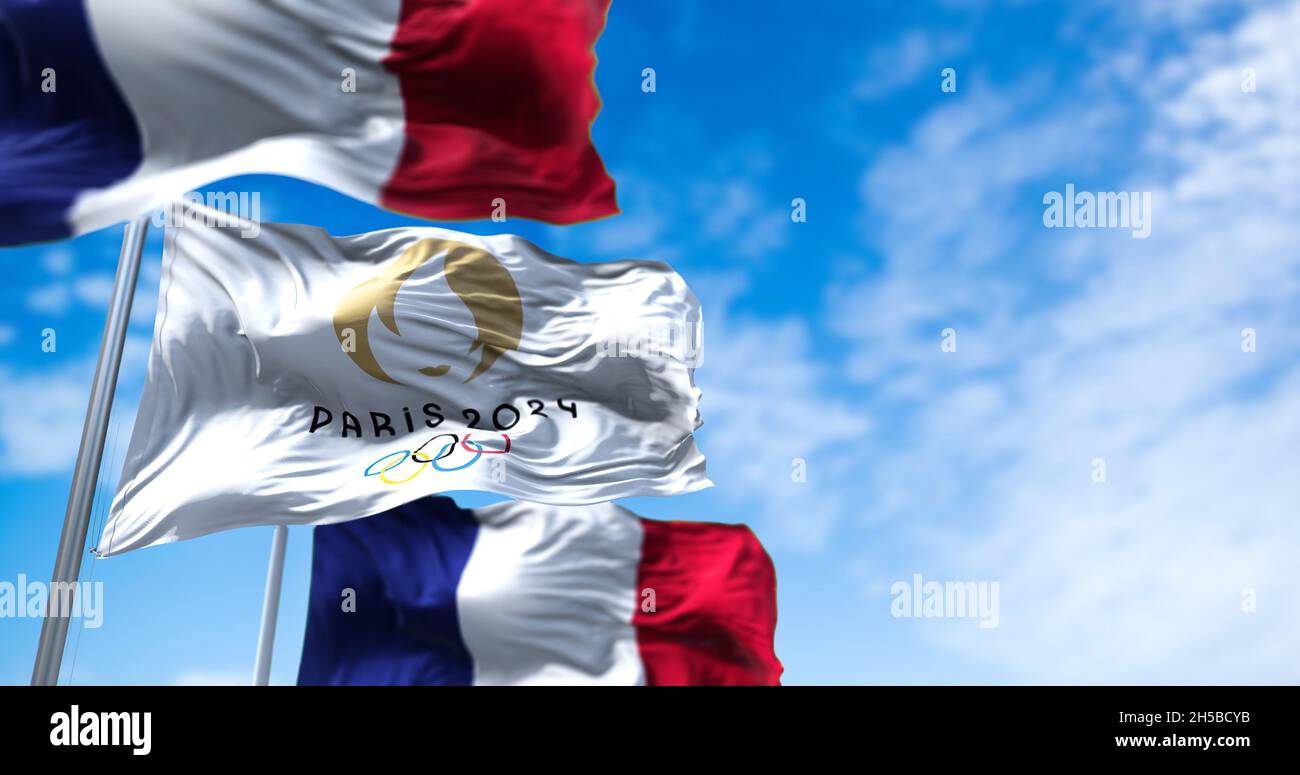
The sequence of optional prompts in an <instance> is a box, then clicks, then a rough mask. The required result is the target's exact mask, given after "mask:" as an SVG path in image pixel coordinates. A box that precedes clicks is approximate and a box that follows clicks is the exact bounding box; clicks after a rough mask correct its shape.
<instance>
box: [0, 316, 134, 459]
mask: <svg viewBox="0 0 1300 775" xmlns="http://www.w3.org/2000/svg"><path fill="white" fill-rule="evenodd" d="M148 353H149V340H148V339H145V338H144V337H141V336H128V337H127V340H126V345H125V349H124V351H123V355H122V367H121V370H120V372H119V376H118V385H119V391H118V393H117V400H116V402H115V404H114V408H113V416H114V418H116V420H115V421H116V423H117V424H118V426H119V433H120V435H121V441H120V444H121V446H122V448H123V449H125V446H126V441H127V440H128V439H129V438H130V429H131V427H132V425H133V423H132V422H131V419H132V418H133V417H134V413H135V399H136V397H137V394H138V392H139V389H138V385H139V384H140V382H141V380H142V378H143V376H144V373H145V368H146V362H147V359H148ZM39 357H40V358H43V359H46V360H47V361H48V362H49V364H50V365H49V367H48V368H47V369H46V370H43V371H40V372H29V371H15V370H13V369H10V368H6V367H0V395H3V396H4V397H5V400H4V401H3V402H0V475H3V476H41V475H45V474H50V473H57V472H61V471H69V470H71V469H72V465H73V462H74V461H75V460H76V457H77V449H78V447H79V445H80V443H81V430H82V425H83V423H84V421H85V416H86V403H87V401H88V399H89V395H90V383H91V379H92V375H93V374H94V369H95V355H93V354H92V355H88V356H84V357H81V358H78V359H76V360H75V361H73V362H71V363H69V362H67V361H66V360H60V358H61V356H60V354H59V353H57V352H56V353H42V354H41V355H40V356H39Z"/></svg>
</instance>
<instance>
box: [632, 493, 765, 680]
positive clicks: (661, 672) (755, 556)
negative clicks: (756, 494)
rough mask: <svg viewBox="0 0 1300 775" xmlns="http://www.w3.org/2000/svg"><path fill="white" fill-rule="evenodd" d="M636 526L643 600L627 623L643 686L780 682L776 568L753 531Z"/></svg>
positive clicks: (704, 524)
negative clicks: (632, 634) (633, 632)
mask: <svg viewBox="0 0 1300 775" xmlns="http://www.w3.org/2000/svg"><path fill="white" fill-rule="evenodd" d="M641 525H642V529H643V531H644V532H643V537H642V543H641V562H640V564H639V566H638V569H637V591H638V596H639V598H640V603H639V605H638V606H637V610H636V613H635V615H634V617H633V620H632V624H633V626H634V627H635V628H636V638H637V646H638V648H639V651H640V653H641V662H642V664H643V665H644V667H645V677H646V683H647V684H649V685H651V686H701V685H705V686H719V685H733V686H734V685H768V686H771V685H777V684H779V683H780V681H781V672H782V667H781V662H780V660H778V659H777V657H776V652H775V650H774V647H773V637H774V636H775V632H776V571H775V569H774V567H773V565H772V560H771V558H770V557H769V556H768V554H767V552H766V551H765V550H764V549H763V545H762V544H760V543H759V541H758V539H757V538H756V537H755V536H754V533H753V532H752V531H751V530H750V529H749V528H748V527H746V526H744V525H722V524H716V523H708V522H661V521H656V520H649V519H643V520H641ZM646 590H653V597H650V596H648V595H647V594H646ZM650 600H653V604H654V605H653V610H647V608H650V606H649V605H648V604H647V601H650Z"/></svg>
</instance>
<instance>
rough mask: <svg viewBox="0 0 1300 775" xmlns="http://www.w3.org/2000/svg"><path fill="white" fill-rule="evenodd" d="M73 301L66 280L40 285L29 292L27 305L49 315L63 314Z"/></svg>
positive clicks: (33, 309)
mask: <svg viewBox="0 0 1300 775" xmlns="http://www.w3.org/2000/svg"><path fill="white" fill-rule="evenodd" d="M71 301H72V294H71V292H69V290H68V285H67V283H64V282H54V283H50V284H48V285H42V286H38V287H36V288H33V289H32V290H31V291H29V292H28V293H27V307H28V308H29V309H31V310H32V311H33V312H44V313H46V314H49V315H62V314H63V313H64V312H66V311H67V309H68V305H69V304H70V303H71Z"/></svg>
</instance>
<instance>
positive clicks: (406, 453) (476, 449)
mask: <svg viewBox="0 0 1300 775" xmlns="http://www.w3.org/2000/svg"><path fill="white" fill-rule="evenodd" d="M442 436H450V437H451V439H452V441H451V442H450V443H448V444H444V445H443V447H442V449H440V450H438V455H437V456H436V457H422V456H421V455H420V450H422V449H424V448H425V447H427V446H428V445H429V444H430V442H432V441H433V440H434V439H437V438H440V437H442ZM501 436H502V437H503V438H504V439H505V440H506V445H505V449H487V448H485V447H484V446H483V445H482V444H479V443H478V442H477V441H470V439H469V434H468V433H466V434H465V438H464V439H461V438H460V437H459V435H458V434H455V433H439V434H438V435H436V436H434V437H433V438H431V439H429V440H428V441H426V442H424V443H423V444H421V445H420V446H419V448H418V449H416V450H415V451H411V450H399V451H397V452H390V453H388V454H387V455H384V456H383V457H381V458H379V459H378V460H376V461H375V462H373V463H371V464H370V465H368V466H366V470H365V473H364V475H365V476H378V477H379V480H380V481H381V482H383V483H384V484H392V485H396V484H406V483H407V482H409V481H411V480H412V479H414V478H415V477H417V476H419V475H420V472H421V471H423V470H424V469H425V468H426V467H428V466H429V464H430V463H432V464H433V468H434V470H435V471H441V472H443V473H453V472H455V471H464V470H465V469H466V468H469V467H470V466H472V465H474V464H475V463H477V462H478V461H479V458H481V457H483V456H484V455H504V454H506V453H508V452H509V451H510V437H509V436H507V435H506V434H504V433H502V434H501ZM457 446H459V447H460V448H461V449H463V450H465V451H466V452H472V453H474V457H472V458H470V460H469V462H467V463H462V464H461V465H458V466H453V467H449V468H444V467H443V466H442V465H440V464H439V462H438V461H440V460H445V459H446V458H448V457H450V456H451V455H452V454H453V453H454V452H455V451H456V448H457ZM471 446H472V447H473V448H472V449H471V448H470V447H471ZM395 457H396V458H397V460H396V461H394V462H392V463H389V464H387V465H384V466H383V468H381V469H380V470H378V471H376V470H375V467H376V466H379V465H381V464H383V463H384V462H385V461H388V460H392V459H393V458H395ZM407 460H411V461H414V462H416V463H418V464H419V466H418V467H416V469H415V471H413V472H412V473H411V475H410V476H408V477H406V478H405V479H396V480H394V479H389V478H388V472H389V471H391V470H393V469H394V468H396V467H398V466H400V465H402V464H403V463H405V462H406V461H407Z"/></svg>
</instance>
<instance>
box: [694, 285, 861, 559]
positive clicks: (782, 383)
mask: <svg viewBox="0 0 1300 775" xmlns="http://www.w3.org/2000/svg"><path fill="white" fill-rule="evenodd" d="M719 284H721V285H726V284H730V286H731V287H730V288H727V289H723V290H720V291H719V292H716V293H708V289H709V288H715V289H716V288H718V287H719ZM696 285H697V288H698V289H699V291H700V293H701V295H702V297H703V298H708V299H709V301H710V303H709V304H708V305H707V306H706V313H705V314H706V319H705V329H704V338H705V349H704V362H703V365H702V366H701V368H700V370H699V371H698V372H696V378H697V381H698V383H699V386H700V388H701V390H702V391H703V394H704V397H703V400H702V404H701V412H702V413H703V415H704V420H705V426H704V431H703V434H702V440H701V445H702V447H703V448H704V449H705V450H706V451H707V452H708V456H709V473H710V475H711V476H712V478H713V479H714V482H715V483H716V484H717V486H718V493H719V495H720V497H724V498H727V499H730V500H732V501H733V502H734V503H735V504H736V508H735V509H734V511H735V513H743V514H747V515H753V516H752V518H750V517H747V518H746V521H747V522H754V523H756V524H758V525H761V526H762V527H763V528H764V531H763V536H764V540H765V541H767V542H769V543H770V544H771V545H773V546H776V545H780V546H785V547H792V548H797V549H801V550H816V549H821V548H824V547H825V546H826V544H827V542H828V540H829V539H830V536H831V533H832V530H833V529H834V528H835V527H836V523H837V521H838V520H839V519H840V518H841V517H842V516H843V515H844V514H845V513H846V512H847V511H848V507H849V506H850V504H851V499H852V497H853V495H852V493H853V490H854V489H855V488H854V477H855V476H856V474H855V472H854V471H853V470H852V468H851V466H852V464H853V462H854V461H853V460H852V458H851V457H850V458H845V457H844V456H841V455H837V454H836V451H837V448H838V447H840V446H842V445H843V444H845V443H846V442H849V443H860V441H861V439H862V437H863V436H865V435H867V434H869V433H870V432H871V420H870V418H869V417H868V416H867V415H866V414H865V413H864V412H862V411H861V410H855V409H854V408H853V406H851V405H850V404H849V402H847V401H845V400H844V399H843V398H841V397H839V396H837V395H836V394H835V393H834V392H833V390H832V389H831V387H830V386H831V384H832V378H833V374H832V373H831V372H830V371H829V370H828V369H827V368H826V366H825V365H824V364H822V363H820V362H818V361H817V359H816V358H815V357H814V356H813V355H812V353H813V351H814V350H815V347H814V341H813V337H814V335H815V334H814V332H813V331H811V330H810V329H809V327H808V325H807V324H806V323H805V322H803V321H801V320H799V319H797V318H789V319H783V320H753V319H740V318H735V317H733V316H731V315H730V314H729V313H728V307H729V304H728V302H729V301H730V297H731V296H732V295H733V294H734V293H736V292H738V291H739V290H740V289H741V286H740V283H739V282H738V281H736V280H735V279H734V278H729V279H724V280H717V279H716V278H715V280H714V281H713V282H709V281H705V282H700V283H696ZM711 342H712V343H714V344H713V345H710V343H711ZM799 461H802V462H801V463H800V462H799ZM796 465H802V466H803V467H804V470H805V471H806V480H805V481H796V480H795V478H794V477H793V476H792V473H793V472H794V467H795V466H796Z"/></svg>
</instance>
